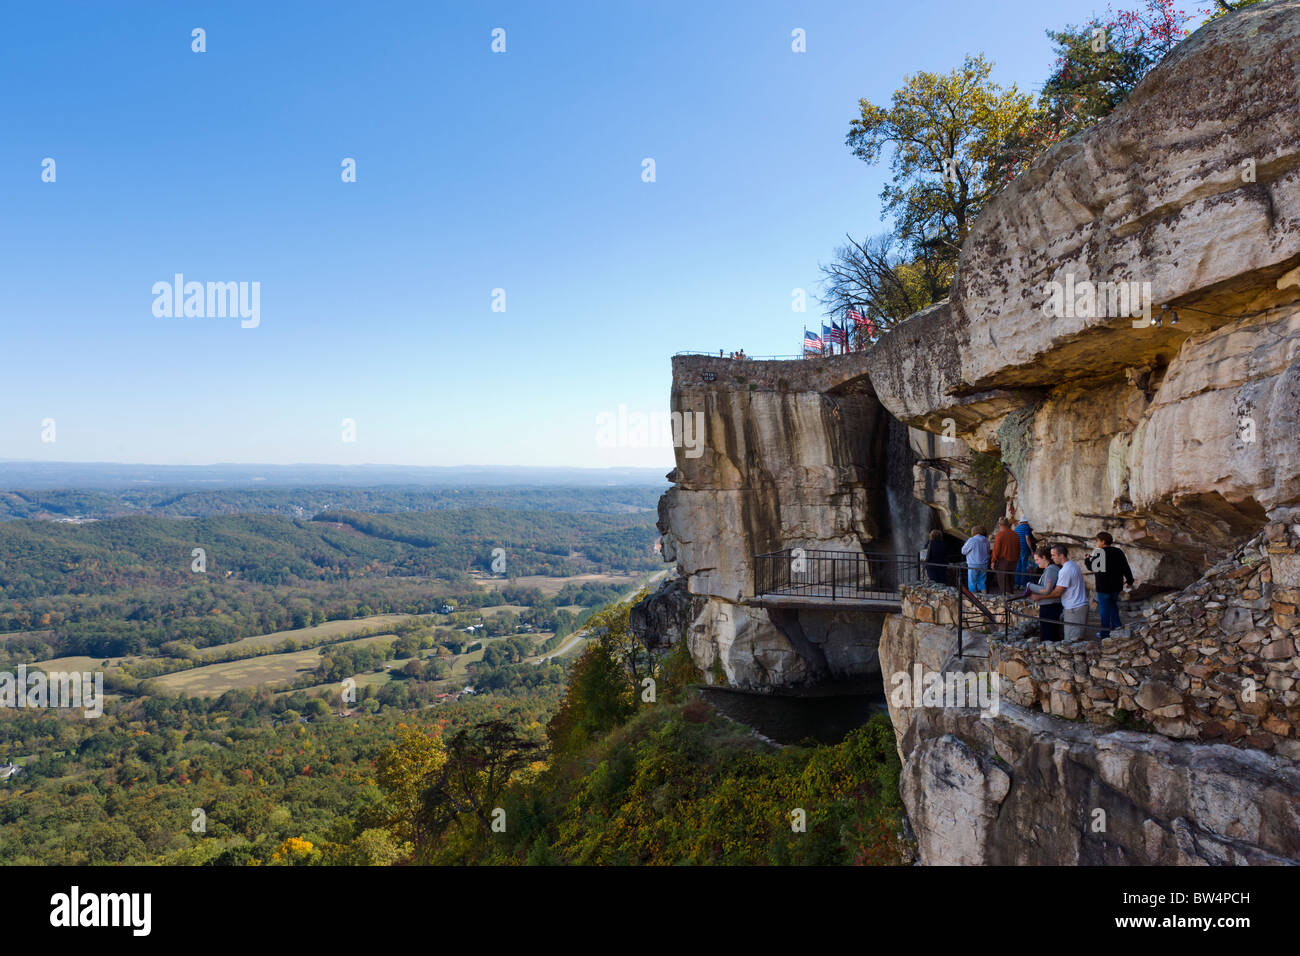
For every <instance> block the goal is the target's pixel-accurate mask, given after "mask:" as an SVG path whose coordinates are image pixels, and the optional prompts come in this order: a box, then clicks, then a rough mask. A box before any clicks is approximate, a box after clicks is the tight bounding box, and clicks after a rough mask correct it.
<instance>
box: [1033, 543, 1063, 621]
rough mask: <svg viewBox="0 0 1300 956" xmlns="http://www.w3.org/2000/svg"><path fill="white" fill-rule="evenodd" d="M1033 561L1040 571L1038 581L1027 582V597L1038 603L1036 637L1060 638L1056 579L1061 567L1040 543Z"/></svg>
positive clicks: (1059, 602) (1059, 599)
mask: <svg viewBox="0 0 1300 956" xmlns="http://www.w3.org/2000/svg"><path fill="white" fill-rule="evenodd" d="M1034 563H1036V564H1037V565H1038V567H1039V570H1041V571H1042V576H1041V577H1040V578H1039V579H1038V583H1037V584H1034V583H1033V582H1032V581H1031V582H1029V585H1028V588H1029V599H1030V600H1031V601H1033V602H1034V603H1035V604H1037V605H1038V637H1039V639H1040V640H1043V641H1059V640H1060V639H1061V598H1060V591H1059V589H1058V588H1057V586H1056V579H1057V577H1058V576H1059V575H1060V573H1061V569H1060V568H1058V567H1057V566H1056V564H1055V563H1054V562H1053V561H1052V552H1051V549H1049V548H1048V547H1047V545H1045V544H1040V545H1039V546H1038V547H1037V548H1036V549H1034Z"/></svg>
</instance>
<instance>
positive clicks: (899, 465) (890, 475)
mask: <svg viewBox="0 0 1300 956" xmlns="http://www.w3.org/2000/svg"><path fill="white" fill-rule="evenodd" d="M916 460H917V458H916V453H915V452H914V451H913V450H912V446H911V443H910V442H909V441H908V431H907V426H906V425H904V424H903V423H902V422H900V421H898V419H896V418H893V417H892V416H891V417H890V418H889V423H888V434H887V436H886V438H885V442H884V460H883V461H882V462H881V463H880V467H881V468H882V469H883V474H882V476H881V477H882V478H883V480H884V490H885V494H884V502H883V504H884V509H883V510H884V513H883V514H880V515H878V520H880V522H881V527H882V528H884V529H885V534H884V536H883V537H882V539H881V542H880V544H881V548H880V550H882V551H889V552H893V553H894V554H916V553H917V552H918V551H920V550H921V549H922V548H924V547H925V543H926V541H927V540H928V538H929V536H930V529H931V528H935V527H938V525H937V523H936V521H935V514H934V511H932V510H931V509H930V507H929V506H928V505H926V504H925V503H924V502H922V501H919V500H917V498H916V497H914V496H913V494H912V466H913V465H914V464H916Z"/></svg>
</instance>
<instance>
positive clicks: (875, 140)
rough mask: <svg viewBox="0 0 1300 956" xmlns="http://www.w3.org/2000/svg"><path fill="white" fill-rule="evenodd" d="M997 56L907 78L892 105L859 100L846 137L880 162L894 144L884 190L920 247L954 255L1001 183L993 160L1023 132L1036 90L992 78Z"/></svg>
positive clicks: (906, 237) (901, 229) (888, 207)
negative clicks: (1006, 86)
mask: <svg viewBox="0 0 1300 956" xmlns="http://www.w3.org/2000/svg"><path fill="white" fill-rule="evenodd" d="M992 70H993V64H992V63H990V62H989V61H988V60H986V59H984V56H983V55H982V54H981V55H978V56H973V57H971V56H968V57H967V58H966V61H965V62H964V63H963V64H962V65H961V66H960V67H959V68H958V69H955V70H953V71H952V72H950V73H928V72H925V71H922V72H919V73H916V74H914V75H913V76H909V77H907V78H905V80H904V82H903V86H902V87H901V88H899V89H898V90H895V91H894V95H893V99H892V102H891V105H890V106H889V108H885V107H882V106H877V105H875V104H874V103H872V102H870V101H869V100H867V99H865V98H864V99H862V100H859V101H858V108H859V115H858V117H857V118H856V119H854V120H853V121H852V122H851V123H850V124H849V133H848V136H847V138H846V140H845V141H846V143H847V144H848V146H849V148H850V149H851V150H852V151H853V155H855V156H857V157H858V158H859V159H861V160H863V161H864V162H866V163H876V162H878V161H879V160H880V159H881V157H882V156H883V155H884V152H885V149H886V147H893V156H892V159H891V162H890V168H891V170H892V172H893V176H892V178H891V180H890V182H889V183H887V184H886V185H885V188H884V189H883V190H882V192H881V194H880V198H881V199H882V200H883V201H884V210H883V212H884V213H885V214H891V213H892V214H894V215H895V216H896V218H897V223H898V235H899V237H900V239H902V240H903V241H904V242H906V243H907V244H908V245H910V246H912V247H913V248H914V249H916V250H917V251H918V253H919V252H925V253H930V254H933V255H936V256H937V257H938V258H940V259H942V260H946V261H954V260H955V259H956V258H957V253H958V251H959V250H960V248H961V244H962V242H963V241H964V240H965V238H966V235H967V233H969V231H970V226H971V223H973V222H974V221H975V217H976V216H977V215H978V214H979V211H980V210H981V209H982V208H984V204H985V203H986V202H988V200H989V199H990V198H991V197H992V196H993V194H994V193H995V192H996V191H997V188H998V185H999V183H998V182H997V181H996V179H995V178H994V177H993V175H992V171H991V169H990V165H989V164H990V160H991V159H992V158H993V157H994V156H995V155H996V153H997V151H998V150H999V148H1000V147H1001V146H1002V144H1003V143H1005V142H1006V141H1007V140H1008V139H1009V138H1011V137H1014V136H1017V135H1020V134H1023V132H1024V131H1025V130H1026V128H1027V127H1028V124H1029V122H1030V120H1031V118H1032V115H1033V98H1032V97H1031V96H1030V95H1029V94H1027V93H1021V92H1020V91H1019V90H1018V89H1016V87H1015V86H1014V85H1012V86H1011V87H1010V88H1009V89H1006V90H1003V89H1002V88H1001V87H1000V86H998V84H996V83H993V82H991V81H990V79H989V75H990V74H991V73H992Z"/></svg>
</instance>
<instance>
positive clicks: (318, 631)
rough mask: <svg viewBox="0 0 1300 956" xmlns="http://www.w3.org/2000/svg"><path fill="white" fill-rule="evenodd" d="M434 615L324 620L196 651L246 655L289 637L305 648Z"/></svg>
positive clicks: (204, 655)
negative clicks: (342, 636) (347, 635)
mask: <svg viewBox="0 0 1300 956" xmlns="http://www.w3.org/2000/svg"><path fill="white" fill-rule="evenodd" d="M434 616H435V615H432V614H375V615H372V616H371V617H358V618H353V619H351V620H348V621H326V622H325V623H324V624H314V625H312V626H311V627H300V628H296V629H294V630H292V631H274V632H272V633H270V634H259V635H257V636H256V637H245V638H243V639H241V640H238V641H232V642H231V643H229V644H219V645H217V646H215V647H204V648H202V649H200V651H199V658H200V659H201V660H213V659H219V658H224V657H228V656H229V655H230V654H232V653H235V654H238V653H245V654H247V653H251V652H252V651H253V650H255V649H256V648H259V647H277V646H279V644H280V643H281V642H282V641H284V640H286V639H289V638H291V639H293V640H295V641H297V642H298V646H299V648H303V649H305V648H308V647H315V646H317V645H319V644H324V643H327V642H329V641H332V640H334V639H336V638H338V637H340V636H341V635H344V634H351V633H354V632H356V631H364V630H369V629H371V628H376V627H395V626H396V625H398V624H401V623H403V622H404V621H411V620H417V619H420V618H432V617H434Z"/></svg>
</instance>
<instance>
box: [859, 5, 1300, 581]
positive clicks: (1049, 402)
mask: <svg viewBox="0 0 1300 956" xmlns="http://www.w3.org/2000/svg"><path fill="white" fill-rule="evenodd" d="M1297 62H1300V4H1297V3H1294V2H1290V3H1271V4H1263V5H1260V6H1258V7H1254V8H1250V9H1247V10H1243V11H1240V12H1239V13H1236V14H1233V15H1232V16H1230V17H1224V18H1222V19H1220V20H1217V21H1214V22H1213V23H1211V24H1209V25H1207V26H1206V27H1204V28H1202V29H1201V30H1200V31H1198V32H1197V33H1196V35H1195V36H1193V37H1191V38H1190V39H1188V40H1187V41H1185V42H1184V43H1182V44H1180V45H1179V47H1177V48H1176V50H1175V51H1174V53H1173V54H1171V55H1170V56H1169V57H1168V58H1167V59H1166V60H1165V62H1163V63H1162V64H1161V65H1160V66H1159V67H1158V68H1157V69H1156V70H1154V71H1153V72H1152V73H1151V75H1150V76H1149V77H1148V78H1147V79H1146V81H1145V82H1144V83H1143V84H1142V85H1141V86H1140V87H1139V88H1138V89H1137V90H1136V91H1135V92H1134V93H1133V95H1132V96H1131V97H1130V98H1129V100H1128V101H1127V102H1126V103H1125V104H1123V105H1122V106H1121V107H1120V108H1119V109H1118V110H1116V111H1115V113H1114V114H1112V115H1111V116H1110V117H1108V118H1107V119H1106V120H1104V121H1103V122H1102V123H1100V124H1098V125H1097V126H1096V127H1094V128H1092V129H1090V130H1087V131H1086V132H1084V133H1082V134H1081V135H1079V136H1076V137H1074V138H1072V139H1071V140H1069V141H1067V142H1065V143H1063V144H1061V145H1060V146H1058V147H1057V148H1056V149H1054V150H1053V151H1052V152H1051V153H1049V154H1048V155H1047V156H1046V157H1045V158H1044V159H1043V160H1041V161H1040V162H1039V163H1038V164H1037V165H1036V166H1034V167H1033V168H1032V169H1030V170H1028V171H1027V172H1025V173H1023V174H1022V175H1020V176H1019V177H1017V178H1016V179H1015V180H1014V181H1013V182H1012V183H1011V184H1010V185H1009V186H1007V187H1006V188H1005V189H1004V190H1003V191H1002V192H1001V193H1000V194H999V195H998V196H997V197H995V198H994V199H993V200H992V201H991V202H990V203H989V204H988V206H987V207H986V208H985V209H984V210H983V212H982V213H981V215H980V217H979V218H978V220H977V221H976V223H975V224H974V226H973V229H972V232H971V235H970V237H969V239H968V240H967V242H966V244H965V245H964V247H963V249H962V252H961V256H960V261H959V264H958V270H957V275H958V278H957V281H956V282H955V284H954V288H953V292H952V297H951V300H950V302H947V303H943V304H941V305H939V306H935V307H932V308H931V309H928V310H926V311H924V312H921V313H918V314H917V315H916V316H913V317H912V318H910V319H909V320H908V321H907V322H905V323H903V325H902V326H901V327H900V328H898V329H896V330H895V331H893V332H891V333H890V334H888V335H887V336H886V337H885V338H884V340H882V342H880V343H879V344H878V345H877V346H876V348H875V349H873V350H872V352H871V355H872V357H873V359H874V361H873V362H872V363H871V365H870V369H869V376H870V379H871V382H872V386H873V390H874V392H875V394H876V395H877V396H878V397H879V399H880V401H881V402H882V403H883V404H884V405H885V407H886V408H887V409H888V410H889V411H890V412H891V413H892V414H894V415H896V416H898V417H899V418H900V419H902V420H903V421H905V422H907V423H908V424H909V425H911V426H913V427H915V428H919V429H924V430H926V431H929V432H934V433H936V434H942V433H943V429H944V427H945V424H947V425H948V427H949V428H950V429H951V428H955V430H956V432H957V435H958V437H959V438H961V439H962V440H964V441H966V442H968V443H969V444H970V446H971V447H973V448H975V449H977V450H981V451H998V452H999V453H1000V454H1001V456H1002V460H1003V463H1004V464H1005V465H1006V466H1007V467H1008V468H1009V469H1010V471H1011V472H1012V474H1013V475H1014V478H1015V480H1016V481H1015V486H1014V487H1015V492H1016V494H1017V495H1018V498H1017V500H1016V504H1017V505H1018V506H1019V507H1020V509H1021V510H1023V511H1025V512H1026V513H1027V514H1028V515H1029V517H1030V519H1031V521H1032V523H1034V524H1035V525H1036V526H1037V527H1038V528H1040V529H1042V530H1045V531H1050V532H1051V533H1053V534H1055V535H1060V536H1063V537H1065V538H1067V539H1074V540H1076V541H1083V540H1087V539H1089V538H1090V537H1091V536H1092V535H1093V534H1094V533H1095V532H1096V531H1097V530H1100V529H1103V528H1105V529H1108V530H1110V531H1111V532H1112V533H1113V534H1115V535H1116V537H1117V538H1120V539H1122V540H1124V541H1126V542H1129V543H1130V544H1131V545H1132V549H1133V553H1132V554H1131V558H1132V559H1133V561H1134V564H1135V567H1136V570H1137V571H1138V574H1139V576H1141V577H1142V578H1143V579H1144V580H1146V581H1148V582H1151V583H1155V584H1159V585H1164V586H1175V585H1178V586H1181V585H1182V584H1186V583H1187V581H1188V580H1190V579H1191V578H1192V577H1194V576H1195V574H1196V573H1198V572H1199V571H1200V570H1202V569H1203V568H1204V567H1206V566H1208V565H1209V564H1210V563H1212V562H1213V561H1214V560H1217V559H1218V558H1219V557H1221V556H1222V554H1224V553H1225V552H1226V551H1227V550H1229V549H1230V548H1232V547H1234V546H1236V545H1238V544H1240V543H1241V542H1242V541H1244V540H1245V539H1246V538H1247V537H1249V536H1250V535H1251V534H1253V533H1254V532H1256V531H1257V530H1258V529H1259V528H1260V527H1261V526H1262V524H1263V523H1264V521H1265V520H1267V519H1268V517H1269V516H1271V515H1275V514H1277V513H1278V512H1279V511H1280V510H1282V509H1285V508H1286V507H1288V506H1290V505H1294V504H1296V503H1300V460H1298V459H1300V441H1297V440H1296V437H1295V436H1296V435H1297V434H1300V364H1298V363H1297V358H1298V357H1300V305H1298V303H1300V271H1297V268H1298V267H1300V84H1297V82H1296V64H1297ZM1119 282H1123V283H1125V284H1126V285H1125V286H1124V289H1123V291H1125V292H1129V291H1133V289H1131V288H1130V287H1129V286H1128V285H1127V283H1137V284H1138V285H1137V287H1136V291H1137V292H1138V293H1139V295H1138V298H1137V301H1138V302H1139V303H1140V302H1142V301H1143V299H1144V297H1146V296H1148V295H1149V298H1147V299H1146V301H1149V303H1150V306H1151V310H1150V312H1151V317H1152V320H1153V321H1150V322H1148V321H1145V320H1143V319H1142V317H1141V316H1138V317H1137V319H1136V320H1135V318H1134V316H1133V315H1131V314H1130V313H1131V311H1132V310H1131V309H1127V310H1126V309H1123V308H1121V306H1122V304H1123V303H1122V302H1120V296H1119V295H1118V292H1119V291H1121V290H1120V287H1119V286H1118V285H1110V286H1106V285H1104V284H1105V283H1119ZM1051 283H1058V284H1059V289H1060V291H1061V295H1062V298H1064V297H1065V292H1066V291H1073V292H1076V293H1077V295H1075V296H1071V297H1070V304H1071V305H1072V306H1075V305H1077V306H1078V308H1069V309H1066V310H1064V312H1065V314H1057V310H1056V309H1054V308H1053V306H1052V305H1051V304H1050V302H1049V299H1050V298H1051V290H1052V288H1053V286H1052V285H1051ZM1089 284H1091V288H1092V290H1093V291H1094V292H1097V293H1099V294H1098V295H1096V296H1094V297H1092V301H1091V303H1089V301H1088V298H1089V297H1088V296H1087V295H1085V294H1084V292H1083V290H1085V289H1088V288H1090V286H1089ZM1112 293H1115V294H1114V296H1113V298H1114V301H1113V302H1112V295H1111V294H1112ZM1045 312H1047V313H1051V314H1045ZM1157 322H1158V324H1157Z"/></svg>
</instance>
